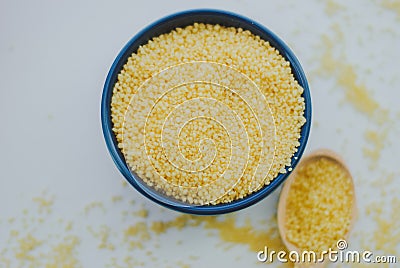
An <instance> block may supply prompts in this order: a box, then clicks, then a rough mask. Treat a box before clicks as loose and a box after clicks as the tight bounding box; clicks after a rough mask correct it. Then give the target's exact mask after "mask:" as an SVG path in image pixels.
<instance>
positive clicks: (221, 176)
mask: <svg viewBox="0 0 400 268" xmlns="http://www.w3.org/2000/svg"><path fill="white" fill-rule="evenodd" d="M302 93H303V88H302V87H301V86H300V85H299V84H298V82H297V81H296V80H295V78H294V76H293V74H292V70H291V67H290V64H289V62H288V61H286V60H285V59H284V58H283V57H282V56H281V55H280V54H279V52H278V51H277V50H276V49H275V48H273V47H272V46H270V44H269V43H268V42H266V41H264V40H262V39H261V38H260V37H259V36H255V35H253V34H252V33H251V32H249V31H247V30H243V29H241V28H233V27H223V26H220V25H209V24H202V23H195V24H193V25H190V26H187V27H185V28H176V29H175V30H173V31H171V32H170V33H167V34H162V35H160V36H158V37H155V38H153V39H152V40H150V41H149V42H148V43H147V44H145V45H143V46H140V47H139V49H138V50H137V52H136V53H133V54H132V55H131V57H130V58H129V59H128V61H127V63H126V64H125V65H124V66H123V69H122V70H121V72H120V73H119V75H118V80H117V82H116V84H115V86H114V90H113V96H112V101H111V116H112V122H113V131H114V133H115V135H116V138H117V141H118V146H119V148H120V149H121V150H122V152H123V153H124V156H125V159H126V162H127V164H128V165H129V167H130V168H131V170H132V171H134V172H136V173H137V174H138V176H139V177H140V178H141V179H143V181H144V182H145V183H146V184H147V185H149V186H150V187H153V188H154V189H156V190H158V191H160V192H162V193H164V194H165V195H167V196H170V197H172V198H175V199H177V200H180V201H183V202H186V203H189V204H193V205H206V204H218V203H228V202H232V201H234V200H237V199H241V198H243V197H245V196H247V195H249V194H250V193H252V192H255V191H257V190H259V189H260V188H262V187H263V186H264V185H267V184H269V183H270V182H271V181H272V180H273V179H274V178H275V177H276V176H277V175H278V174H279V173H285V172H286V168H287V167H289V166H290V164H291V158H292V156H293V155H294V153H295V152H296V151H297V148H298V146H299V145H300V143H299V138H300V131H301V127H302V126H303V125H304V123H305V121H306V120H305V118H304V116H303V113H304V109H305V103H304V99H303V97H302Z"/></svg>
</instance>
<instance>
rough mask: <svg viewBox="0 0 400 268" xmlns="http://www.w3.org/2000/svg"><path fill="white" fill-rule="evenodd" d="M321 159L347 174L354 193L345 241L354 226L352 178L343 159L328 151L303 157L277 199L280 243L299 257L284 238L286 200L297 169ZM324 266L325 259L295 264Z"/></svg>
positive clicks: (298, 250)
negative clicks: (327, 160)
mask: <svg viewBox="0 0 400 268" xmlns="http://www.w3.org/2000/svg"><path fill="white" fill-rule="evenodd" d="M321 158H326V159H329V160H331V161H333V162H335V163H336V164H338V166H340V167H341V168H342V170H343V171H345V172H346V173H347V175H348V178H349V179H350V180H351V187H352V191H353V193H354V194H353V202H352V214H351V222H350V226H349V231H348V233H347V234H346V235H345V237H344V238H345V239H346V238H347V237H348V235H349V232H350V230H351V229H352V227H353V225H354V221H355V218H356V215H357V206H356V200H355V191H354V183H353V177H352V176H351V173H350V171H349V169H348V167H347V166H346V164H345V163H344V161H343V159H342V158H341V157H340V156H339V155H337V154H336V153H335V152H333V151H331V150H328V149H319V150H317V151H315V152H313V153H311V154H309V155H307V156H305V157H303V158H302V160H301V161H300V163H299V165H298V167H297V168H296V169H295V170H293V172H292V173H291V174H290V176H289V177H288V179H287V180H286V181H285V183H284V185H283V188H282V191H281V194H280V197H279V203H278V227H279V233H280V236H281V238H282V242H283V243H284V244H285V246H286V248H287V249H288V251H296V252H298V253H299V255H300V256H301V249H300V248H298V247H297V246H296V245H294V244H292V243H291V242H290V241H288V239H287V237H286V232H287V230H286V220H287V218H286V208H287V205H286V204H287V199H288V195H289V191H290V188H291V185H292V183H293V182H294V180H296V177H297V175H298V172H297V171H298V170H299V168H300V167H302V166H305V165H307V164H309V163H311V162H313V161H316V160H318V159H321ZM296 170H297V171H296ZM326 264H327V262H326V258H325V261H324V262H317V263H312V264H311V265H310V264H302V263H296V264H295V267H325V265H326Z"/></svg>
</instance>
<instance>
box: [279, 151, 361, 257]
mask: <svg viewBox="0 0 400 268" xmlns="http://www.w3.org/2000/svg"><path fill="white" fill-rule="evenodd" d="M296 172H297V176H296V180H293V182H292V184H291V186H290V189H289V192H288V198H287V203H286V215H285V216H286V223H285V228H286V235H287V240H288V241H289V242H291V243H292V244H293V245H295V246H296V247H297V248H299V249H300V250H313V251H314V252H322V251H324V250H328V249H329V248H332V249H333V248H335V246H336V243H337V241H339V240H340V239H344V238H345V236H346V235H347V233H348V231H349V229H350V226H351V221H352V217H353V202H354V200H353V197H354V189H353V186H352V179H351V177H350V175H349V174H348V172H347V171H346V170H345V169H343V167H342V166H340V164H338V163H337V162H335V161H333V160H331V159H329V158H325V157H323V158H320V159H315V160H310V162H306V163H305V164H303V165H301V166H299V167H298V170H296Z"/></svg>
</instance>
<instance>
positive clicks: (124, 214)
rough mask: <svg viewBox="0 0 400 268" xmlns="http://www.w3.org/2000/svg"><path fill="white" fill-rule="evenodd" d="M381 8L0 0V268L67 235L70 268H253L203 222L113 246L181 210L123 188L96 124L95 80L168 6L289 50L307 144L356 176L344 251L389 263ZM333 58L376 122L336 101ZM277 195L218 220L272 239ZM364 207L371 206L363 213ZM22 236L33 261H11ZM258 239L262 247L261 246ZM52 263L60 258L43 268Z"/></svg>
mask: <svg viewBox="0 0 400 268" xmlns="http://www.w3.org/2000/svg"><path fill="white" fill-rule="evenodd" d="M390 2H391V1H361V0H360V1H344V0H343V1H339V0H329V1H301V2H300V1H294V0H291V1H243V0H235V1H215V0H214V1H208V0H207V1H151V0H149V1H48V0H41V1H10V0H5V1H1V2H0V77H1V79H0V117H1V127H0V152H1V153H0V204H1V205H0V254H1V255H0V267H46V266H45V265H46V264H50V263H51V262H53V261H54V260H55V259H54V258H56V255H57V245H59V244H60V243H64V242H63V241H64V239H66V238H68V237H73V238H77V239H78V241H79V243H77V245H75V246H74V247H72V251H71V252H67V253H66V255H69V256H68V258H69V259H68V260H72V259H76V261H77V263H76V267H141V266H143V267H253V266H254V267H258V266H260V264H259V263H258V262H257V258H256V251H255V250H254V248H251V247H250V246H249V245H248V244H246V243H245V244H240V243H230V242H227V241H226V240H227V238H226V237H225V238H224V237H221V233H222V231H221V228H219V229H218V228H213V227H211V228H206V227H205V226H204V224H201V225H199V226H197V227H185V228H183V229H181V230H178V229H177V228H168V230H167V231H166V233H164V234H156V233H154V232H152V231H151V230H150V231H149V232H150V233H149V237H144V238H140V237H136V238H135V237H133V238H132V239H136V240H143V241H142V244H143V249H140V248H138V247H134V248H130V247H129V244H128V243H126V242H124V231H125V230H127V228H129V226H132V225H135V224H136V223H137V222H144V223H145V225H148V226H151V224H152V222H154V221H171V220H173V219H174V218H176V217H178V216H179V215H180V214H179V213H177V212H173V211H170V210H167V209H162V208H161V207H160V206H158V205H156V204H154V203H152V202H151V201H149V200H147V199H145V198H144V197H142V196H141V195H140V194H139V193H138V192H137V191H136V190H134V189H133V188H132V187H130V186H124V185H123V183H122V182H123V181H124V178H123V177H122V175H121V174H120V173H119V171H118V170H117V169H116V167H115V166H114V164H113V162H112V160H111V157H110V156H109V154H108V151H107V149H106V146H105V143H104V140H103V136H102V131H101V124H100V98H101V92H102V87H103V83H104V81H105V77H106V75H107V72H108V70H109V68H110V66H111V64H112V62H113V60H114V58H115V56H116V55H117V53H118V52H119V50H120V49H121V48H122V47H123V46H124V45H125V43H126V42H127V41H128V40H129V39H130V38H131V37H132V36H133V35H134V34H135V33H137V32H138V31H139V30H140V29H142V28H143V27H144V26H146V25H148V24H149V23H151V22H153V21H155V20H157V19H159V18H161V17H162V16H165V15H168V14H170V13H173V12H176V11H181V10H186V9H191V8H206V7H207V8H217V9H224V10H230V11H233V12H236V13H239V14H242V15H245V16H248V17H250V18H253V19H254V20H256V21H258V22H260V23H262V24H264V25H265V26H267V27H268V28H270V29H271V30H272V31H274V32H275V33H277V34H278V35H279V36H280V37H282V38H283V39H284V40H285V41H286V42H287V43H288V44H289V45H290V46H291V48H292V49H293V51H294V52H295V53H296V55H297V56H298V58H299V60H300V61H301V63H302V65H303V67H304V69H305V71H306V72H307V74H308V77H309V82H310V87H311V90H312V97H313V116H314V119H313V129H312V133H311V136H310V139H309V144H308V146H307V151H308V152H310V151H312V150H315V149H318V148H330V149H333V150H335V151H337V152H338V153H340V154H341V155H342V156H343V158H344V159H345V160H346V162H347V163H348V165H349V167H350V169H351V171H352V173H353V175H354V178H355V184H356V192H357V202H358V206H359V216H358V221H357V223H356V226H355V230H354V232H353V233H352V235H351V237H350V239H349V247H350V248H352V249H354V250H366V249H367V248H368V249H370V250H374V251H375V252H376V253H377V254H378V253H380V254H390V253H391V254H390V255H393V252H394V253H396V254H397V256H398V258H400V234H399V231H400V225H399V221H398V220H396V219H398V217H397V218H395V216H394V215H396V214H397V215H398V211H396V207H395V206H394V205H393V204H392V200H393V198H398V197H399V193H400V191H399V186H398V185H399V183H400V173H399V170H400V169H399V163H398V161H399V153H398V152H399V150H400V142H399V140H398V137H399V132H400V125H399V123H398V122H399V120H400V107H399V105H398V101H399V99H400V78H399V68H398V61H399V60H400V50H399V47H400V31H399V30H398V29H399V28H400V13H399V8H398V6H399V5H397V10H396V9H393V10H390V9H389V8H387V7H388V6H390V4H388V3H390ZM334 3H338V5H339V7H338V8H334V6H336V5H335V4H334ZM323 36H325V37H327V38H329V39H330V40H335V42H334V46H333V49H332V57H333V58H334V61H335V62H336V65H335V67H334V68H333V69H332V70H327V68H324V67H323V58H324V57H326V55H324V51H325V48H324V42H323V38H324V37H323ZM344 66H351V67H352V69H353V70H354V72H355V74H356V84H357V85H365V89H366V90H367V92H368V93H369V94H370V96H372V98H373V99H375V100H376V101H377V102H378V103H379V104H380V106H381V107H382V108H386V109H388V113H389V115H388V118H389V119H388V120H386V121H385V122H383V123H382V124H378V123H376V120H373V119H371V118H370V117H369V116H368V114H366V113H364V112H361V111H359V110H357V107H356V106H355V105H354V102H351V101H349V100H348V99H347V98H346V97H345V94H346V91H347V90H348V89H346V86H345V85H343V84H341V83H340V72H341V71H340V70H339V69H340V68H343V67H344ZM368 130H371V131H374V132H375V133H378V134H379V135H382V133H383V132H382V131H387V133H388V134H387V137H386V138H383V139H382V142H383V146H384V148H383V149H382V150H381V151H380V153H381V155H380V157H379V159H378V161H377V162H376V161H375V162H376V167H375V168H374V169H369V168H368V167H369V165H370V164H371V163H372V162H373V161H372V160H371V158H369V157H367V156H366V155H365V154H364V153H363V148H365V147H371V148H373V144H371V142H368V141H367V140H366V139H365V133H366V131H368ZM388 178H389V179H388ZM390 178H392V179H390ZM278 195H279V190H277V191H275V192H274V193H273V194H272V195H271V196H270V197H268V198H266V199H265V200H263V201H262V202H260V203H259V204H257V205H254V206H252V207H250V208H248V209H245V210H242V211H240V212H237V213H233V214H231V215H229V216H227V215H224V216H220V217H218V220H221V221H228V219H229V217H232V218H233V220H234V221H235V224H236V226H237V227H240V226H243V225H244V224H245V223H246V222H250V223H251V224H252V226H254V228H255V230H258V231H260V232H262V231H264V232H267V231H269V230H272V231H271V232H272V233H275V234H276V223H275V222H274V220H273V217H274V215H275V212H276V203H277V198H278ZM119 198H121V200H120V201H118V200H117V199H119ZM113 199H114V201H113ZM41 201H49V204H48V206H46V204H42V205H41V206H40V204H39V203H40V202H41ZM133 203H134V204H133ZM377 207H382V208H383V211H382V212H379V211H378V210H377ZM368 208H372V210H373V211H372V212H370V213H368ZM141 209H145V210H147V211H148V217H147V218H142V217H140V216H138V215H137V214H135V213H136V212H137V211H139V210H141ZM397 209H398V207H397ZM376 215H378V216H376ZM377 218H382V219H384V220H385V221H386V222H388V223H389V227H388V230H386V231H382V230H381V229H380V227H381V226H382V224H379V221H378V220H377ZM396 221H397V223H396ZM69 223H71V225H70V227H71V228H69V227H68V225H69ZM390 224H391V225H390ZM101 228H108V230H110V235H109V237H108V240H107V243H109V244H112V245H113V246H114V247H115V249H114V250H111V249H101V248H99V245H100V244H101V237H100V236H99V235H94V234H93V232H91V231H90V229H93V230H94V231H95V232H97V231H99V230H101ZM239 230H240V229H239ZM14 231H18V234H17V233H16V232H14ZM388 233H389V235H388ZM380 234H382V236H385V235H386V238H385V237H384V239H387V243H386V244H387V245H392V246H391V249H392V251H391V252H388V250H387V249H385V248H384V247H383V248H382V247H381V245H378V244H377V242H376V237H377V236H380ZM29 235H30V236H29ZM223 235H224V234H222V236H223ZM225 235H226V234H225ZM228 236H229V235H228ZM27 237H28V238H29V237H34V238H35V239H37V240H38V241H41V244H40V245H36V246H35V247H34V248H33V249H32V251H28V253H29V255H32V256H34V258H35V259H36V262H32V261H31V260H29V258H27V259H26V260H23V258H21V256H20V255H18V252H21V244H20V240H24V241H28V240H27ZM258 243H259V242H258ZM64 244H65V243H64ZM260 244H261V245H263V244H265V245H266V246H268V241H265V243H264V242H261V243H260ZM393 245H395V246H394V247H393ZM396 245H397V248H396ZM259 250H262V248H260V249H259ZM149 251H152V253H151V254H152V255H150V253H149ZM129 256H130V257H131V258H132V262H131V265H129V264H127V261H128V259H127V257H129ZM114 260H115V261H114ZM399 261H400V260H399ZM115 262H116V263H117V264H118V265H119V266H118V265H117V264H115ZM7 263H8V264H7ZM63 263H67V262H66V261H65V260H62V259H59V260H58V266H55V267H64V266H62V264H63ZM113 263H114V264H113ZM132 263H133V264H132ZM7 265H8V266H7ZM30 265H32V266H30ZM263 265H267V264H263ZM269 265H270V266H271V267H278V266H279V265H280V264H279V263H277V262H275V263H272V264H269ZM330 266H331V267H337V266H340V265H339V264H331V265H330ZM348 266H349V265H342V267H348ZM65 267H75V266H65ZM368 267H372V266H368ZM377 267H380V266H377ZM393 267H396V266H393Z"/></svg>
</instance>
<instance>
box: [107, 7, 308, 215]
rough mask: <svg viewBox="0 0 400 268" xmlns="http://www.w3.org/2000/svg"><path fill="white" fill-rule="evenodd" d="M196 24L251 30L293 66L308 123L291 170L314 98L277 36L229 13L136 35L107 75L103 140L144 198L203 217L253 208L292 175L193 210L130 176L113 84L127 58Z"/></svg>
mask: <svg viewBox="0 0 400 268" xmlns="http://www.w3.org/2000/svg"><path fill="white" fill-rule="evenodd" d="M195 22H199V23H200V22H202V23H210V24H220V25H224V26H227V27H237V28H239V27H240V28H243V29H245V30H249V31H250V32H252V33H253V34H255V35H258V36H260V37H261V38H262V39H264V40H266V41H268V42H269V43H270V44H271V46H273V47H275V48H276V49H278V50H279V52H280V54H281V55H282V56H283V57H285V59H286V60H288V61H289V62H290V65H291V68H292V72H293V74H294V77H295V78H296V80H297V81H298V83H299V84H300V85H301V86H302V87H303V89H304V92H303V97H304V99H305V111H304V117H305V118H306V120H307V122H306V123H305V124H304V126H303V127H302V129H301V138H300V140H299V142H300V146H299V147H298V151H297V152H296V153H295V155H294V156H293V158H292V168H294V167H295V166H296V165H297V163H298V161H299V160H300V158H301V156H302V154H303V152H304V149H305V147H306V144H307V140H308V136H309V133H310V127H311V97H310V91H309V87H308V83H307V79H306V76H305V74H304V71H303V69H302V67H301V66H300V63H299V61H298V60H297V58H296V57H295V55H294V54H293V52H292V51H291V50H290V49H289V47H288V46H287V45H286V44H285V43H284V42H283V41H282V40H281V39H280V38H279V37H278V36H276V35H275V34H274V33H272V32H271V31H270V30H268V29H267V28H265V27H264V26H262V25H260V24H258V23H257V22H255V21H253V20H251V19H249V18H246V17H243V16H240V15H237V14H234V13H231V12H227V11H220V10H208V9H206V10H189V11H183V12H179V13H175V14H172V15H170V16H167V17H165V18H162V19H160V20H158V21H156V22H154V23H153V24H151V25H149V26H148V27H146V28H145V29H143V30H142V31H141V32H139V33H138V34H136V35H135V36H134V37H133V38H132V39H131V40H130V41H129V42H128V44H126V45H125V47H124V48H123V49H122V50H121V52H120V53H119V54H118V56H117V58H116V59H115V61H114V63H113V64H112V66H111V69H110V71H109V73H108V76H107V79H106V82H105V85H104V89H103V96H102V101H101V122H102V127H103V134H104V138H105V141H106V144H107V147H108V150H109V152H110V154H111V157H112V159H113V160H114V162H115V164H116V166H117V167H118V169H119V170H120V172H121V173H122V174H123V175H124V177H125V178H126V179H127V180H128V182H129V183H130V184H131V185H132V186H133V187H135V188H136V190H138V191H139V192H140V193H141V194H143V195H144V196H146V197H147V198H149V199H150V200H152V201H154V202H156V203H158V204H160V205H162V206H164V207H167V208H170V209H173V210H177V211H180V212H185V213H191V214H200V215H214V214H222V213H228V212H233V211H237V210H240V209H243V208H246V207H248V206H250V205H253V204H255V203H257V202H258V201H260V200H262V199H263V198H265V197H266V196H268V195H269V194H270V193H272V192H273V191H274V190H275V189H276V188H277V187H278V186H279V185H280V184H281V183H282V182H283V181H284V180H285V179H286V178H287V177H288V175H289V174H290V172H289V171H288V172H287V173H285V174H279V175H278V176H277V177H276V178H275V179H274V180H273V181H272V182H271V183H270V184H269V185H266V186H264V187H263V188H261V189H260V190H259V191H257V192H255V193H252V194H250V195H248V196H246V197H245V198H243V199H240V200H236V201H233V202H231V203H227V204H218V205H206V206H192V205H189V204H184V203H182V202H180V201H177V200H173V199H171V198H167V197H165V196H164V195H161V194H160V193H158V192H157V191H155V190H153V189H152V188H151V187H148V186H147V185H146V184H145V183H143V182H142V180H141V179H140V178H139V177H138V176H137V175H136V174H133V173H131V172H130V170H129V167H128V165H127V164H126V162H125V159H124V156H123V154H122V152H121V151H120V150H119V149H118V146H117V140H116V137H115V135H114V133H113V131H112V122H111V111H110V105H111V97H112V92H113V88H114V84H115V83H116V81H117V76H118V73H119V72H120V70H121V69H122V67H123V65H124V64H125V63H126V62H127V60H128V58H129V57H130V56H131V54H132V53H134V52H136V51H137V49H138V47H139V46H140V45H144V44H146V43H147V42H148V41H149V40H151V39H152V38H153V37H156V36H159V35H161V34H164V33H168V32H170V31H172V30H173V29H175V28H176V27H185V26H187V25H190V24H193V23H195Z"/></svg>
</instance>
